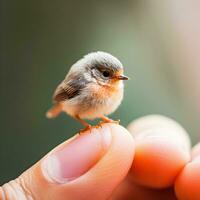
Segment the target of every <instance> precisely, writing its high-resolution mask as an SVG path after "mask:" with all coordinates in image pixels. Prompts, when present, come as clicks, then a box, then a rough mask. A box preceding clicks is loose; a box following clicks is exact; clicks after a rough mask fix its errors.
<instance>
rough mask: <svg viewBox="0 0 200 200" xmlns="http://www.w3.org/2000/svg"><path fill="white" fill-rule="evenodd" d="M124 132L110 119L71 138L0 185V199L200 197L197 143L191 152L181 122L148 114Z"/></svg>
mask: <svg viewBox="0 0 200 200" xmlns="http://www.w3.org/2000/svg"><path fill="white" fill-rule="evenodd" d="M128 130H129V131H127V130H126V129H125V128H123V127H122V126H119V125H116V124H112V123H110V124H104V125H103V126H102V128H98V129H95V128H93V129H92V131H91V133H90V132H85V133H84V134H82V135H81V136H79V135H76V136H74V137H73V138H71V139H69V140H67V141H66V142H64V143H62V144H61V145H59V146H58V147H56V148H55V149H53V150H52V151H51V152H50V153H48V154H47V155H46V156H44V157H43V158H42V159H41V160H40V161H38V162H37V163H36V164H35V165H33V166H32V167H31V168H30V169H28V170H27V171H25V172H24V173H23V174H22V175H20V176H19V177H18V178H16V179H15V180H12V181H10V182H9V183H6V184H4V185H3V186H2V187H0V200H4V199H6V200H19V199H20V200H27V199H34V200H35V199H36V200H37V199H39V200H47V199H48V200H55V199H56V200H66V199H70V200H76V199H77V200H78V199H81V200H90V199H95V200H106V199H110V200H123V199H126V200H129V199H134V200H143V199H144V200H160V199H162V200H175V199H177V197H178V199H180V200H196V199H200V190H199V189H198V186H199V185H200V173H199V170H198V169H200V145H197V146H196V147H195V148H194V149H193V150H190V141H189V137H188V135H187V133H186V132H185V131H184V129H183V128H181V126H180V125H178V124H177V123H176V122H174V121H173V120H170V119H168V118H166V117H162V116H147V117H143V118H140V119H138V120H136V121H134V122H132V123H131V124H130V125H129V126H128ZM191 152H192V153H191ZM191 157H192V159H191Z"/></svg>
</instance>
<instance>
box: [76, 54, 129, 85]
mask: <svg viewBox="0 0 200 200" xmlns="http://www.w3.org/2000/svg"><path fill="white" fill-rule="evenodd" d="M79 65H82V66H84V67H85V70H86V72H87V75H86V78H88V79H89V78H92V79H93V80H95V81H96V82H97V83H99V84H101V85H115V84H118V83H119V82H120V81H123V80H128V77H127V76H125V75H124V74H123V65H122V64H121V62H120V61H119V60H118V59H117V58H116V57H114V56H112V55H111V54H109V53H105V52H101V51H98V52H93V53H90V54H88V55H86V56H84V58H83V59H81V60H80V61H79ZM90 76H91V77H90Z"/></svg>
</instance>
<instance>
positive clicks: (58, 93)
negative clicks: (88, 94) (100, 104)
mask: <svg viewBox="0 0 200 200" xmlns="http://www.w3.org/2000/svg"><path fill="white" fill-rule="evenodd" d="M85 85H86V80H85V79H84V78H83V77H82V76H79V77H73V78H67V79H65V80H64V81H63V82H62V83H61V84H60V85H59V86H58V87H57V88H56V90H55V92H54V95H53V100H54V101H55V102H57V103H59V102H61V101H65V100H67V99H72V98H74V97H76V96H77V95H78V94H79V93H80V91H81V90H82V89H83V88H84V87H85Z"/></svg>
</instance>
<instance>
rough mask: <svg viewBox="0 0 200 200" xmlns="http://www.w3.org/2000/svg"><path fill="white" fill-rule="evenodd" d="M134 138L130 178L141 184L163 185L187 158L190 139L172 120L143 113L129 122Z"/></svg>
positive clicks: (173, 176) (170, 180)
mask: <svg viewBox="0 0 200 200" xmlns="http://www.w3.org/2000/svg"><path fill="white" fill-rule="evenodd" d="M129 130H130V132H131V134H132V135H133V136H134V138H135V142H136V150H135V158H134V161H133V165H132V168H131V175H132V180H134V181H135V182H136V183H139V184H141V185H144V186H148V187H153V188H166V187H169V186H171V185H172V184H173V182H174V180H175V178H176V176H177V174H178V173H179V172H180V170H181V169H182V168H183V167H184V165H185V164H186V163H187V162H188V161H189V160H190V154H189V149H190V141H189V139H188V136H187V133H186V132H185V130H184V129H183V128H182V127H181V126H180V125H179V124H177V123H176V122H174V121H173V120H171V119H169V118H166V117H163V116H158V115H156V116H155V115H152V116H146V117H143V118H140V119H138V120H136V121H135V122H133V123H131V124H130V125H129Z"/></svg>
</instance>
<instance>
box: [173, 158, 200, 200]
mask: <svg viewBox="0 0 200 200" xmlns="http://www.w3.org/2000/svg"><path fill="white" fill-rule="evenodd" d="M199 169H200V158H199V157H198V158H195V159H194V160H193V161H191V162H190V163H188V164H187V165H186V166H185V167H184V169H183V170H182V171H181V173H180V174H179V176H178V177H177V179H176V182H175V192H176V196H177V197H178V199H180V200H199V199H200V189H199V186H200V170H199Z"/></svg>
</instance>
